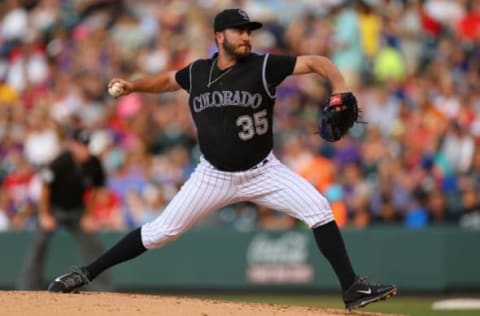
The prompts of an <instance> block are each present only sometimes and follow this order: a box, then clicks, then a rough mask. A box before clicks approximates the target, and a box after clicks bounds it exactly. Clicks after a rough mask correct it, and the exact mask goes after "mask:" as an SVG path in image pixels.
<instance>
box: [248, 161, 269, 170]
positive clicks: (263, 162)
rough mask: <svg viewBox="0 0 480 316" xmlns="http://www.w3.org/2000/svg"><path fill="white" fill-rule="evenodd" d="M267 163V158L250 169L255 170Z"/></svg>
mask: <svg viewBox="0 0 480 316" xmlns="http://www.w3.org/2000/svg"><path fill="white" fill-rule="evenodd" d="M268 162H269V160H268V158H265V159H263V160H262V161H261V162H259V163H257V164H256V165H255V166H253V167H252V168H250V170H251V169H257V168H260V167H263V166H265V165H266V164H267V163H268Z"/></svg>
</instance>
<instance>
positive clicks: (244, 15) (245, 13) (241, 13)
mask: <svg viewBox="0 0 480 316" xmlns="http://www.w3.org/2000/svg"><path fill="white" fill-rule="evenodd" d="M238 14H240V15H241V16H242V17H243V19H244V20H246V21H248V20H250V18H249V17H248V14H247V12H245V11H243V10H242V9H239V10H238Z"/></svg>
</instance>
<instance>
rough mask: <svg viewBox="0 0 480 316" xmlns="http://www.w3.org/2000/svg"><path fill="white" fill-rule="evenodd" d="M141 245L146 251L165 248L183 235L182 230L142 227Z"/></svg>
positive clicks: (149, 225)
mask: <svg viewBox="0 0 480 316" xmlns="http://www.w3.org/2000/svg"><path fill="white" fill-rule="evenodd" d="M141 233H142V243H143V245H144V246H145V248H147V249H155V248H160V247H163V246H165V245H166V244H168V243H171V242H172V241H174V240H176V239H177V238H178V237H180V235H181V234H182V233H183V230H181V229H180V228H178V227H177V228H176V227H165V226H153V225H151V224H145V225H143V226H142V230H141Z"/></svg>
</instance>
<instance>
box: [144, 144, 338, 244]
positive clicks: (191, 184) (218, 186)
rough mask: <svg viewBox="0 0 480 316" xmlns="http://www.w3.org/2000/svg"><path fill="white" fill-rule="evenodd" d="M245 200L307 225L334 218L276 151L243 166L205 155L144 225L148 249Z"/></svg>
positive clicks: (306, 182) (320, 223) (318, 194)
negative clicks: (221, 164)
mask: <svg viewBox="0 0 480 316" xmlns="http://www.w3.org/2000/svg"><path fill="white" fill-rule="evenodd" d="M241 201H250V202H253V203H256V204H259V205H263V206H266V207H268V208H271V209H274V210H277V211H281V212H285V213H287V214H288V215H290V216H293V217H295V218H297V219H299V220H301V221H303V222H305V223H306V224H307V225H308V226H309V227H317V226H321V225H323V224H326V223H328V222H331V221H333V220H334V218H333V214H332V211H331V209H330V205H329V203H328V201H327V200H326V199H325V198H324V197H323V196H322V195H321V194H320V193H319V192H318V191H317V190H316V189H315V187H314V186H313V185H312V184H310V183H309V182H308V181H307V180H305V179H304V178H302V177H301V176H299V175H298V174H296V173H294V172H293V171H292V170H290V169H289V168H287V167H286V166H285V165H284V164H283V163H281V162H280V161H279V160H278V159H277V158H276V157H275V155H274V154H273V153H270V154H269V155H268V156H267V158H266V159H265V160H264V161H262V162H261V163H259V164H258V165H257V166H255V167H253V168H251V169H249V170H246V171H239V172H225V171H220V170H218V169H216V168H215V167H213V166H212V165H211V164H210V163H209V162H208V161H207V160H205V159H204V158H203V157H202V158H201V160H200V163H199V164H198V166H197V167H196V169H195V171H194V172H193V173H192V175H191V176H190V178H189V179H188V180H187V181H186V182H185V183H184V185H183V186H182V187H181V189H180V191H179V192H178V193H177V194H176V195H175V196H174V198H173V199H172V200H171V201H170V203H169V204H168V205H167V206H166V208H165V210H164V211H163V212H162V213H161V214H160V215H159V216H158V217H157V218H156V219H155V220H153V221H152V222H149V223H146V224H144V225H143V226H142V229H141V232H142V242H143V244H144V246H145V247H146V248H147V249H153V248H159V247H162V246H164V245H166V244H167V243H169V242H171V241H174V240H175V239H177V238H178V237H179V236H180V235H181V234H182V233H184V232H186V231H187V230H188V229H189V228H190V227H192V225H194V224H195V223H197V222H198V221H200V220H201V219H203V218H204V217H205V216H207V215H208V214H210V213H211V212H213V211H216V210H218V209H220V208H222V207H224V206H226V205H229V204H232V203H236V202H241Z"/></svg>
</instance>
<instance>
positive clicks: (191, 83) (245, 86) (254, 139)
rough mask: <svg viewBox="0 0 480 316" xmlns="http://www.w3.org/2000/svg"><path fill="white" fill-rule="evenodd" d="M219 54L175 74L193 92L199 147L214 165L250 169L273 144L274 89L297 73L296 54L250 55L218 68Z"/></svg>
mask: <svg viewBox="0 0 480 316" xmlns="http://www.w3.org/2000/svg"><path fill="white" fill-rule="evenodd" d="M216 60H217V54H215V55H214V56H213V57H212V58H210V59H200V60H197V61H195V62H193V63H191V64H190V65H189V66H187V67H185V68H184V69H182V70H180V71H178V72H177V74H176V80H177V82H178V83H179V85H180V86H181V87H182V88H183V89H185V90H186V91H188V92H189V94H190V97H189V106H190V111H191V113H192V117H193V120H194V122H195V125H196V127H197V135H198V142H199V145H200V150H201V152H202V154H203V155H204V156H205V158H206V159H207V160H208V161H209V162H210V163H211V164H212V165H214V166H215V167H216V168H218V169H219V170H224V171H241V170H246V169H249V168H251V167H253V166H255V165H256V164H257V163H259V162H260V161H262V159H264V158H265V157H266V156H267V155H268V153H269V152H270V151H271V150H272V148H273V133H272V130H273V128H272V123H273V106H274V103H275V88H276V86H277V85H279V84H280V83H281V82H282V81H283V79H285V77H286V76H288V75H290V74H291V73H292V72H293V68H294V67H295V62H296V58H295V57H292V56H279V55H257V54H250V55H249V56H248V57H246V58H244V59H241V60H239V61H238V62H237V63H236V64H235V65H234V66H232V67H230V68H228V69H225V70H224V71H220V70H219V69H218V67H217V64H216Z"/></svg>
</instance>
